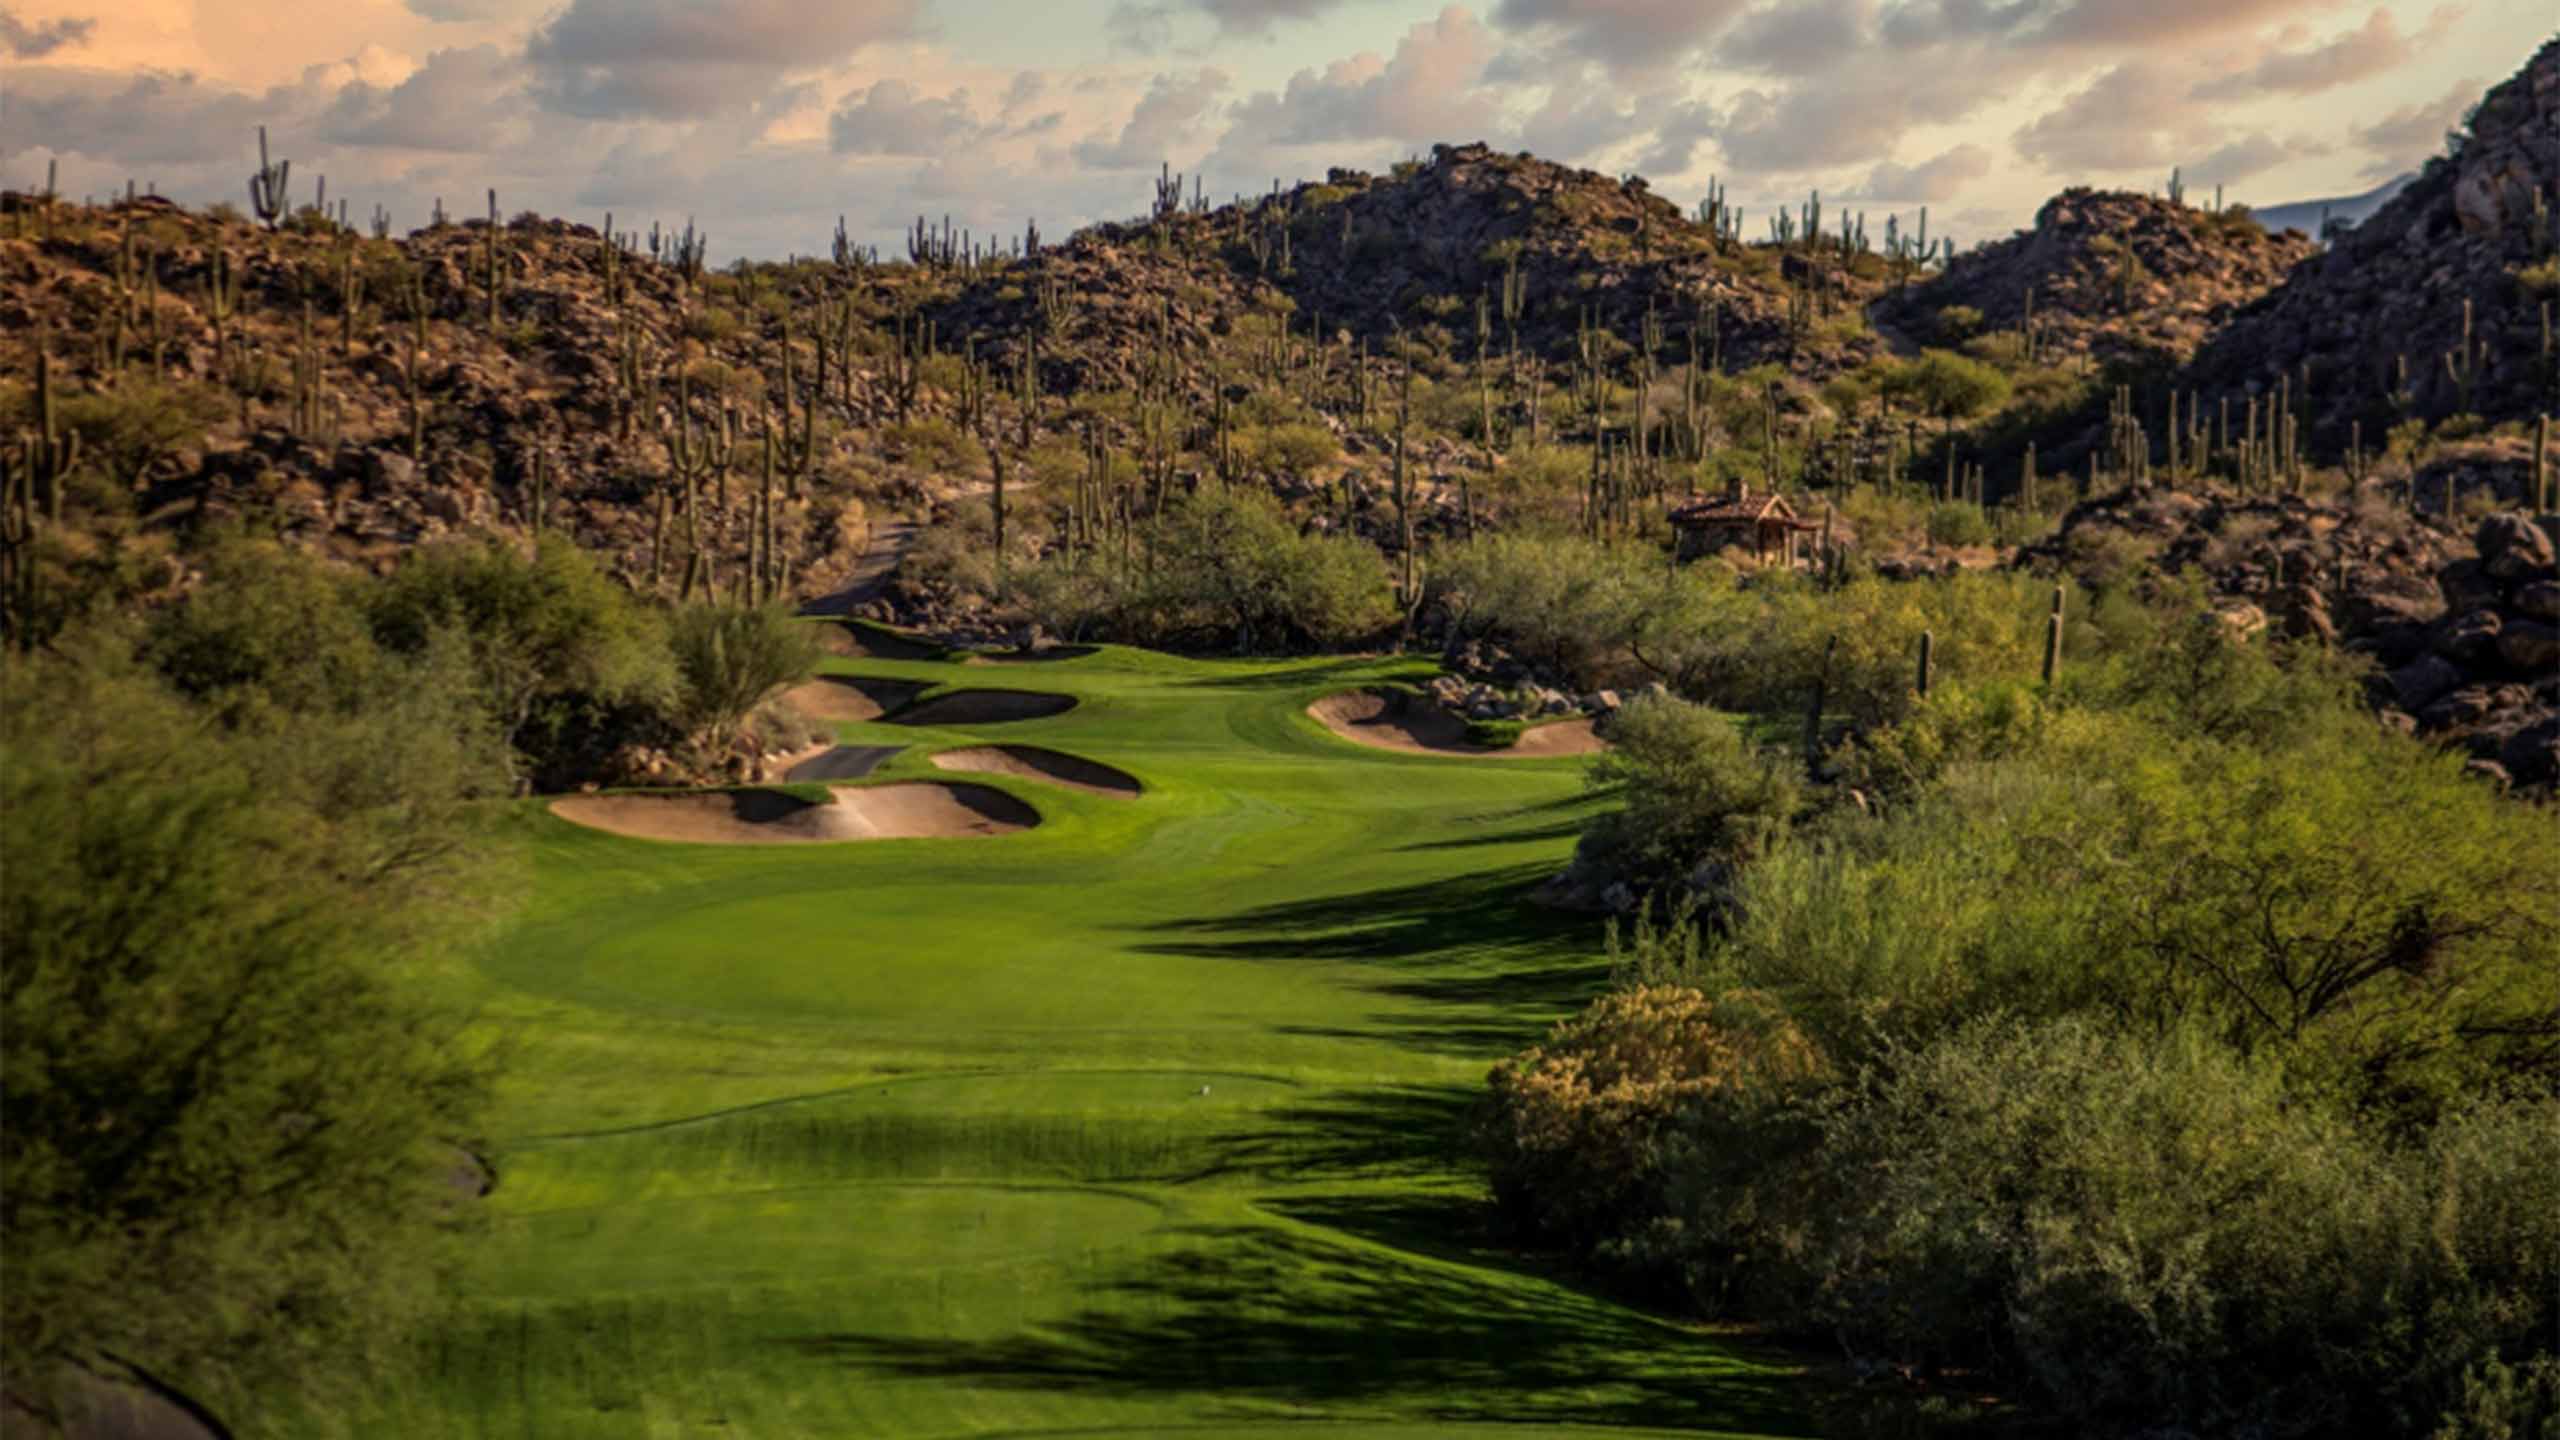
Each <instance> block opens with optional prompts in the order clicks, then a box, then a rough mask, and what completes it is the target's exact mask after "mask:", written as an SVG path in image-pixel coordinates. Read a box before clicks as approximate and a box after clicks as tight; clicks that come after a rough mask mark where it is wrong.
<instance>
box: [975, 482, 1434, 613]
mask: <svg viewBox="0 0 2560 1440" xmlns="http://www.w3.org/2000/svg"><path fill="white" fill-rule="evenodd" d="M1138 538H1139V543H1140V544H1142V545H1143V546H1144V548H1145V550H1146V556H1145V559H1144V561H1143V563H1142V564H1133V565H1131V566H1129V567H1127V568H1125V569H1124V568H1123V567H1121V566H1119V565H1117V564H1115V563H1112V562H1111V561H1109V560H1106V559H1104V558H1102V557H1097V556H1095V555H1093V554H1090V553H1086V552H1071V551H1063V550H1061V551H1052V552H1050V553H1049V554H1047V555H1045V556H1043V557H1042V559H1041V562H1040V563H1039V564H1038V565H1036V566H1032V567H1027V568H1025V569H1022V570H1019V571H1017V572H1016V575H1015V586H1014V593H1015V599H1016V600H1017V601H1018V602H1019V603H1020V604H1021V606H1022V607H1023V609H1024V611H1025V613H1027V614H1029V615H1030V616H1031V617H1032V618H1034V619H1036V620H1038V621H1039V622H1040V623H1042V624H1043V625H1046V626H1047V627H1049V628H1050V629H1052V630H1055V631H1058V632H1060V633H1063V634H1084V633H1088V632H1089V631H1096V630H1102V631H1107V632H1108V633H1110V634H1112V635H1113V636H1115V637H1117V638H1121V639H1125V640H1130V641H1134V642H1137V643H1141V644H1153V645H1175V646H1193V647H1202V646H1212V647H1219V648H1232V649H1234V650H1237V651H1238V652H1246V651H1275V650H1276V651H1289V650H1297V649H1339V648H1342V647H1343V646H1345V645H1349V644H1352V643H1355V642H1356V641H1358V640H1361V639H1363V638H1366V637H1368V636H1371V635H1374V634H1375V633H1376V632H1377V631H1379V630H1380V629H1382V628H1383V627H1385V626H1387V625H1389V624H1391V623H1393V621H1394V619H1395V608H1394V604H1393V602H1392V600H1391V599H1390V598H1389V595H1388V586H1387V571H1386V565H1385V563H1384V561H1383V559H1382V558H1381V557H1380V556H1379V554H1378V551H1377V549H1376V547H1374V546H1372V545H1370V544H1369V543H1367V542H1366V541H1363V540H1360V539H1357V538H1354V537H1338V536H1323V535H1306V534H1301V533H1300V532H1299V530H1298V528H1297V527H1296V526H1295V525H1294V524H1292V523H1291V522H1290V520H1289V518H1288V516H1287V515H1286V514H1285V513H1284V512H1283V511H1282V510H1281V508H1280V504H1279V502H1278V501H1277V500H1275V499H1273V498H1272V497H1271V496H1270V495H1268V494H1266V493H1264V492H1262V491H1258V490H1247V489H1243V488H1236V487H1225V486H1220V487H1215V488H1210V489H1203V490H1201V491H1199V492H1198V493H1197V494H1193V495H1189V496H1176V497H1173V498H1171V499H1169V500H1168V501H1167V503H1166V505H1165V509H1164V513H1163V516H1162V518H1161V520H1159V521H1153V522H1151V523H1148V524H1147V525H1145V526H1144V527H1143V528H1142V530H1141V532H1140V536H1139V537H1138Z"/></svg>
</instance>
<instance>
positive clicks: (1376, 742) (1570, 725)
mask: <svg viewBox="0 0 2560 1440" xmlns="http://www.w3.org/2000/svg"><path fill="white" fill-rule="evenodd" d="M1307 713H1308V714H1309V715H1312V716H1314V717H1315V718H1316V719H1317V720H1318V721H1320V722H1322V723H1323V725H1324V728H1326V729H1327V730H1330V731H1332V732H1333V733H1334V734H1336V735H1339V736H1341V737H1342V738H1343V739H1345V740H1350V741H1354V742H1356V743H1358V744H1362V745H1371V746H1375V747H1376V748H1378V749H1380V750H1401V751H1404V752H1406V753H1407V754H1415V755H1463V756H1466V757H1468V758H1470V759H1476V760H1505V759H1511V760H1528V759H1534V758H1537V757H1539V756H1550V755H1592V754H1597V753H1598V752H1600V751H1602V750H1606V749H1608V748H1609V742H1607V741H1605V740H1603V739H1601V738H1600V737H1599V736H1598V735H1597V734H1595V733H1594V732H1593V731H1592V728H1591V722H1590V721H1588V720H1552V721H1549V722H1547V723H1546V724H1544V725H1534V726H1531V727H1530V728H1529V729H1527V730H1524V731H1522V732H1521V734H1520V742H1519V743H1518V744H1516V745H1513V746H1512V747H1511V748H1509V749H1507V750H1487V749H1485V748H1483V747H1482V746H1479V745H1470V744H1468V743H1467V722H1465V721H1464V720H1461V719H1459V718H1458V717H1457V716H1455V715H1452V714H1450V713H1449V712H1448V711H1446V710H1443V709H1441V708H1440V707H1439V706H1437V705H1434V704H1431V703H1430V702H1429V701H1426V700H1421V699H1417V698H1415V697H1414V696H1411V695H1407V694H1405V693H1404V692H1403V691H1400V690H1390V691H1384V692H1381V691H1376V690H1347V691H1344V692H1343V693H1342V694H1339V695H1327V696H1326V697H1324V698H1323V699H1321V700H1319V701H1317V702H1316V703H1314V704H1313V705H1310V706H1308V707H1307Z"/></svg>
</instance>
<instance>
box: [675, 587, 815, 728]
mask: <svg viewBox="0 0 2560 1440" xmlns="http://www.w3.org/2000/svg"><path fill="white" fill-rule="evenodd" d="M667 640H668V644H669V646H670V648H671V649H672V650H673V651H674V653H675V666H676V678H677V682H678V688H677V698H676V706H675V718H676V722H677V723H678V724H680V725H682V726H683V727H684V728H685V729H686V730H687V731H688V732H690V733H692V734H694V735H696V736H698V737H700V738H701V739H702V740H703V741H705V742H706V743H707V744H709V745H710V746H712V747H713V748H715V749H716V748H718V747H720V746H723V745H725V744H727V743H728V741H729V738H730V736H731V735H732V734H733V733H734V732H735V731H736V729H737V727H738V724H739V722H740V721H743V720H745V719H746V718H747V716H748V714H749V713H750V712H751V711H753V710H754V709H755V708H756V706H757V705H758V704H759V703H760V702H762V701H763V700H764V698H765V697H766V696H767V695H770V694H772V693H773V692H774V691H776V690H778V689H780V688H782V687H783V686H785V685H790V684H794V683H797V682H798V681H801V680H805V679H807V678H808V677H809V675H810V672H812V671H814V670H816V669H817V667H818V660H819V658H820V656H821V655H822V654H823V653H824V652H823V651H822V650H821V649H820V648H819V645H818V638H817V633H816V631H815V630H813V629H812V628H811V627H810V626H808V625H805V624H803V623H801V622H800V621H799V620H797V619H795V618H794V617H793V616H792V613H791V610H790V607H788V606H785V605H760V606H752V607H750V606H730V605H694V606H688V607H686V608H684V609H682V610H679V611H677V612H676V614H675V616H674V619H673V620H672V622H671V623H670V624H669V625H668V627H667Z"/></svg>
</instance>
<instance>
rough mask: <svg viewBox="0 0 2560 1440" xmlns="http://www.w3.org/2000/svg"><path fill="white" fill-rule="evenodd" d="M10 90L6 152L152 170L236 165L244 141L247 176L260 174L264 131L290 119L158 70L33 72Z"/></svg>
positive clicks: (270, 107) (242, 95) (238, 95)
mask: <svg viewBox="0 0 2560 1440" xmlns="http://www.w3.org/2000/svg"><path fill="white" fill-rule="evenodd" d="M9 88H10V95H9V123H8V125H7V127H6V130H7V132H8V135H9V139H8V141H7V142H6V143H5V144H0V153H14V152H15V151H16V150H18V149H21V148H26V147H41V148H44V149H47V150H51V151H54V152H57V153H60V154H65V155H81V156H86V157H88V158H90V159H94V160H100V161H108V162H112V163H114V164H117V165H122V166H129V167H134V168H138V169H143V170H146V171H147V170H149V169H150V168H152V167H157V166H178V165H210V164H212V163H214V162H216V161H220V160H224V159H228V158H237V157H238V156H239V155H240V153H241V146H242V144H243V142H244V140H245V141H246V142H248V143H249V145H250V153H251V155H252V157H253V158H252V160H249V161H243V162H242V163H243V164H244V165H246V166H247V169H244V170H242V171H241V174H242V175H244V176H245V175H246V174H247V173H248V170H249V169H255V168H256V165H255V163H254V155H255V149H256V147H255V139H256V135H257V130H258V126H259V125H261V124H266V125H271V126H272V125H275V124H276V122H277V121H278V120H279V119H281V118H285V115H286V113H287V112H286V111H285V108H284V107H283V106H282V105H280V104H269V103H267V102H266V101H265V100H263V99H261V98H260V97H258V96H254V95H250V94H248V93H246V92H243V91H238V90H228V89H222V88H219V87H216V86H212V85H207V84H205V83H203V82H202V81H200V80H198V79H197V78H196V77H195V76H193V75H185V74H179V75H171V74H165V73H161V72H157V71H149V72H145V73H143V74H140V75H118V74H112V73H109V72H106V71H99V70H69V69H53V68H41V69H30V70H23V71H19V72H17V73H15V74H13V75H11V76H10V77H9ZM271 93H273V92H271ZM144 178H149V177H148V176H147V175H146V176H145V177H144ZM226 188H227V187H226Z"/></svg>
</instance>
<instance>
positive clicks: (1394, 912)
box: [1136, 862, 1591, 960]
mask: <svg viewBox="0 0 2560 1440" xmlns="http://www.w3.org/2000/svg"><path fill="white" fill-rule="evenodd" d="M1551 869H1552V867H1551V866H1548V865H1544V864H1540V863H1535V862H1531V863H1524V864H1519V865H1508V866H1504V867H1502V868H1500V869H1495V870H1485V871H1480V872H1477V873H1475V874H1472V875H1458V876H1451V877H1449V878H1446V879H1438V880H1425V881H1418V882H1415V883H1413V884H1407V885H1387V886H1381V887H1379V888H1377V889H1374V890H1355V891H1351V892H1348V893H1345V894H1341V895H1326V896H1320V897H1318V898H1315V899H1312V900H1291V901H1286V902H1283V903H1280V904H1275V905H1258V906H1255V907H1253V908H1251V909H1247V910H1241V911H1237V912H1235V913H1232V914H1227V915H1211V916H1204V917H1201V918H1198V919H1187V920H1166V921H1161V922H1159V923H1157V924H1154V925H1149V926H1146V927H1144V933H1147V934H1155V935H1176V936H1186V937H1188V936H1198V937H1202V938H1198V939H1189V938H1186V939H1169V940H1158V941H1152V942H1147V943H1142V944H1140V945H1138V946H1137V947H1136V948H1137V950H1138V951H1139V952H1140V953H1142V954H1150V955H1198V956H1204V957H1207V958H1211V959H1266V958H1267V959H1280V960H1297V959H1326V960H1376V959H1396V958H1400V957H1402V958H1413V959H1429V958H1431V957H1433V956H1435V955H1438V954H1439V953H1440V952H1444V951H1451V950H1461V949H1480V948H1485V947H1488V946H1492V947H1504V948H1510V947H1518V946H1522V945H1530V944H1544V943H1551V942H1553V941H1557V940H1562V939H1565V938H1567V937H1571V936H1574V935H1577V934H1579V933H1582V932H1587V931H1588V930H1589V929H1590V928H1591V927H1590V922H1589V921H1588V920H1587V919H1583V918H1580V917H1576V916H1568V915H1562V914H1558V913H1557V912H1555V911H1552V910H1543V909H1540V908H1538V907H1537V906H1535V905H1533V904H1531V903H1529V900H1528V892H1529V890H1530V889H1531V888H1532V887H1533V886H1535V885H1536V884H1537V883H1538V882H1539V881H1541V880H1543V879H1545V878H1546V876H1547V875H1548V874H1549V872H1550V871H1551Z"/></svg>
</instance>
